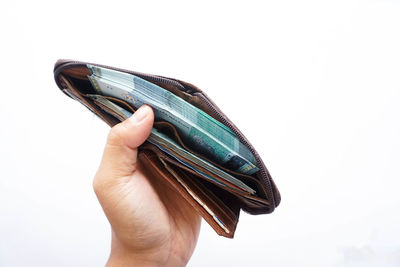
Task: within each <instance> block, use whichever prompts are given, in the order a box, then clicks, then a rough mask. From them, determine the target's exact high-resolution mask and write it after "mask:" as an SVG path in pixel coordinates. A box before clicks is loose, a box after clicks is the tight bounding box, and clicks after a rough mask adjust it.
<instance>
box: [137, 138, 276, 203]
mask: <svg viewBox="0 0 400 267" xmlns="http://www.w3.org/2000/svg"><path fill="white" fill-rule="evenodd" d="M140 148H141V149H144V150H149V151H152V152H153V153H154V154H156V155H157V157H159V158H162V159H163V160H165V161H166V162H168V163H170V164H173V165H175V166H177V167H179V168H181V169H184V170H185V171H186V172H188V173H191V174H192V175H194V176H196V177H198V178H200V179H198V180H199V181H201V180H203V181H206V183H210V184H213V185H214V186H216V187H219V188H221V189H222V190H224V191H226V192H229V194H232V195H235V196H241V198H240V199H239V200H240V202H243V203H247V201H243V200H244V199H249V200H250V203H253V206H254V204H255V205H257V206H258V207H259V206H266V205H268V204H269V202H268V201H267V200H266V199H264V198H261V197H259V196H256V195H251V194H249V193H247V192H244V191H242V190H240V189H235V188H232V187H228V186H226V185H224V183H226V182H225V181H221V178H219V177H217V176H216V175H214V174H213V173H211V172H209V171H208V170H205V169H204V168H201V167H199V166H196V169H198V170H200V171H201V172H202V173H205V174H206V175H207V176H209V177H212V178H213V180H209V179H207V178H205V177H204V176H202V175H201V174H200V173H199V172H197V171H196V170H193V169H192V168H189V167H188V166H186V165H185V164H182V163H181V162H179V161H178V160H177V159H179V156H178V155H176V159H174V158H172V157H170V156H168V155H166V154H165V153H164V152H163V151H161V150H160V149H159V148H157V147H155V146H153V145H151V144H149V143H146V144H143V145H142V146H141V147H140ZM255 186H257V187H255ZM253 188H254V189H256V191H257V190H261V186H260V185H256V184H254V185H253Z"/></svg>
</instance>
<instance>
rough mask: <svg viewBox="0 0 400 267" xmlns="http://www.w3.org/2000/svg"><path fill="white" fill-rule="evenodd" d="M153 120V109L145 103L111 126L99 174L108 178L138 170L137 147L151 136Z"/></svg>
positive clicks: (126, 174)
mask: <svg viewBox="0 0 400 267" xmlns="http://www.w3.org/2000/svg"><path fill="white" fill-rule="evenodd" d="M153 122H154V114H153V110H152V109H151V107H149V106H147V105H144V106H142V107H140V108H139V109H138V110H137V111H136V112H135V113H134V114H133V115H132V116H131V117H130V118H129V119H126V120H125V121H123V122H121V123H119V124H117V125H115V126H114V127H113V128H111V131H110V133H109V135H108V138H107V143H106V146H105V148H104V153H103V159H102V161H101V164H100V167H99V170H98V172H97V175H99V174H101V176H102V177H104V178H106V179H107V178H108V179H110V178H113V177H123V176H128V175H131V174H132V173H133V172H134V171H135V170H136V161H137V152H138V151H137V148H138V146H140V145H141V144H143V142H144V141H145V140H146V139H147V137H149V135H150V132H151V129H152V127H153Z"/></svg>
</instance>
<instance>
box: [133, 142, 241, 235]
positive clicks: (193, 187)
mask: <svg viewBox="0 0 400 267" xmlns="http://www.w3.org/2000/svg"><path fill="white" fill-rule="evenodd" d="M139 160H140V162H141V163H142V164H144V166H146V167H147V168H146V171H148V172H153V173H154V172H156V173H157V174H158V175H159V176H161V177H162V178H164V179H163V180H164V181H166V182H167V183H168V184H169V185H170V186H172V187H173V188H174V189H175V190H177V192H178V193H179V194H180V195H181V196H182V197H183V198H184V199H186V200H187V201H188V203H189V204H190V205H192V206H193V208H194V209H196V211H197V212H198V213H199V214H200V215H201V216H202V217H203V218H204V219H205V220H206V221H207V222H208V223H209V224H210V225H211V226H212V227H213V228H214V230H215V231H216V232H217V233H218V234H219V235H222V236H225V237H229V238H232V237H233V235H234V233H235V229H236V225H237V223H238V218H239V212H240V208H239V207H238V206H231V207H228V206H227V205H226V204H225V203H223V202H222V201H221V200H219V199H218V197H217V196H216V195H214V194H213V193H212V192H211V191H210V190H208V189H207V188H205V187H203V186H201V185H200V184H198V183H194V182H193V181H192V180H191V178H190V177H189V176H190V174H186V173H185V172H184V171H182V170H180V169H177V168H175V167H174V166H171V165H168V167H169V168H170V170H171V169H173V172H175V173H176V174H177V175H176V176H174V175H172V174H171V171H170V170H167V169H166V167H165V165H163V164H162V162H161V161H160V159H159V158H158V156H157V155H156V154H154V153H153V152H151V151H149V150H142V151H141V153H139ZM166 164H168V163H166ZM176 178H180V181H177V180H176ZM190 191H191V192H190ZM193 193H194V194H193ZM166 204H167V203H166ZM232 209H233V210H232ZM210 211H211V212H210ZM213 215H214V216H213ZM216 218H217V220H219V221H220V223H218V222H217V220H216ZM221 224H222V225H221Z"/></svg>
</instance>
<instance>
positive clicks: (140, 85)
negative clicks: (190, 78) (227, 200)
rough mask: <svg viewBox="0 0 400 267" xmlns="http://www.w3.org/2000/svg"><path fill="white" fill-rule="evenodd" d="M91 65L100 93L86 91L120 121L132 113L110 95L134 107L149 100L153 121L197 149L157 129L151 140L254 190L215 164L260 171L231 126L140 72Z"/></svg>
mask: <svg viewBox="0 0 400 267" xmlns="http://www.w3.org/2000/svg"><path fill="white" fill-rule="evenodd" d="M88 68H89V69H90V71H91V75H90V76H88V78H89V80H90V82H91V84H92V86H93V88H94V90H95V92H96V93H95V94H90V95H88V96H89V97H90V98H91V99H92V100H93V101H94V102H95V103H96V104H97V105H98V106H99V107H101V108H102V109H104V110H105V111H106V112H108V113H111V114H113V115H114V116H115V117H117V118H118V119H119V120H121V121H122V120H125V119H126V118H128V117H130V116H131V115H132V113H131V112H130V111H128V110H126V109H124V108H122V107H120V106H119V105H117V104H115V103H113V102H111V101H110V100H109V99H107V98H106V97H114V98H118V99H120V100H123V101H125V102H126V103H128V104H129V105H131V106H132V107H133V108H134V109H138V108H139V107H140V106H142V105H144V104H147V105H150V106H151V107H152V108H153V111H154V117H155V120H156V121H166V122H169V123H171V124H172V125H174V127H175V128H176V130H177V132H178V133H179V135H180V137H181V139H182V140H183V141H184V143H185V146H187V147H188V148H190V149H191V150H192V151H195V152H196V153H192V152H190V151H188V150H186V149H185V148H183V147H182V146H181V145H180V144H178V143H177V142H176V141H174V139H173V138H171V137H170V136H168V135H167V134H165V133H163V132H161V131H159V130H157V129H156V128H153V129H152V131H151V134H150V136H149V138H148V140H147V141H148V142H151V143H153V144H154V145H155V146H157V147H158V148H159V149H160V150H162V151H163V152H165V153H167V154H168V155H170V156H172V157H173V158H175V159H176V160H177V161H179V162H180V163H181V164H183V165H185V166H186V167H188V168H190V169H192V170H193V171H195V172H196V173H198V174H199V175H201V176H202V177H204V178H205V179H208V180H212V181H213V182H216V183H218V184H220V185H221V186H224V187H230V188H232V189H235V190H241V191H243V192H246V193H247V194H255V190H254V189H252V188H251V187H249V186H248V185H246V184H245V183H243V182H242V181H240V180H239V179H237V178H235V177H234V176H232V175H231V174H229V173H228V172H226V171H224V170H222V169H221V168H219V167H217V165H220V166H224V167H225V168H228V169H229V170H232V171H234V172H238V173H242V174H248V175H251V174H253V173H255V172H256V171H258V168H257V166H256V163H255V158H254V156H253V154H252V153H251V152H250V150H249V149H248V148H247V147H246V146H245V145H244V144H243V143H241V142H240V140H239V139H238V138H237V136H236V135H235V134H234V133H233V132H232V131H231V130H230V129H229V128H228V127H226V126H225V125H224V124H222V123H221V122H219V121H217V120H216V119H214V118H212V117H211V116H210V115H208V114H206V113H205V112H203V111H202V110H200V109H199V108H197V107H195V106H193V105H192V104H190V103H188V102H186V101H184V100H183V99H182V98H180V97H178V96H176V95H175V94H173V93H171V92H170V91H168V90H165V89H164V88H162V87H160V86H158V85H156V84H153V83H151V82H148V81H146V80H144V79H142V78H140V77H138V76H136V75H133V74H129V73H124V72H119V71H116V70H111V69H105V68H101V67H98V66H93V65H88ZM195 166H200V167H202V168H203V169H205V170H207V171H208V172H210V173H213V174H215V175H217V176H218V177H220V178H221V179H222V182H221V180H219V181H216V180H215V179H214V178H212V177H211V176H209V175H208V174H206V173H205V172H202V171H200V170H199V169H198V168H196V167H195ZM223 181H225V182H223Z"/></svg>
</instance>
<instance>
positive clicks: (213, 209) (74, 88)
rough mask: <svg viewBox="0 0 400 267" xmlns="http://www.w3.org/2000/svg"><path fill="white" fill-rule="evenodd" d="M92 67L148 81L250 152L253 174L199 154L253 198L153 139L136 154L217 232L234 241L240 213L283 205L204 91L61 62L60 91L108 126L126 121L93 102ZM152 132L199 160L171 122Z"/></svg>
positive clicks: (260, 163) (58, 73)
mask: <svg viewBox="0 0 400 267" xmlns="http://www.w3.org/2000/svg"><path fill="white" fill-rule="evenodd" d="M88 66H94V67H98V68H102V69H106V70H110V71H117V72H119V73H123V74H130V75H134V76H135V77H138V79H139V78H140V79H142V80H143V81H145V82H149V83H152V84H154V85H157V86H159V87H161V88H163V89H165V90H167V91H168V92H170V93H172V94H174V95H175V96H177V97H178V98H180V99H182V100H184V101H185V102H186V103H189V104H191V105H192V106H194V107H196V108H197V109H199V110H201V111H203V112H204V113H206V114H207V115H209V116H210V117H212V118H213V119H215V120H216V121H218V122H219V123H222V124H223V125H224V126H226V127H227V128H228V129H229V130H230V131H231V132H232V133H233V134H234V135H235V136H236V137H237V138H238V140H240V142H241V144H243V145H244V146H245V147H246V148H247V149H248V150H249V151H250V152H251V154H252V156H254V159H255V165H256V167H257V171H255V172H254V173H251V174H249V173H242V172H238V171H236V170H231V169H229V168H227V167H226V166H221V165H220V164H218V163H215V162H214V160H213V159H209V158H207V156H204V155H199V156H200V157H201V158H202V160H204V161H207V162H210V163H211V164H212V165H213V166H216V167H217V168H218V169H219V170H222V171H224V173H228V174H229V175H230V176H232V177H234V178H236V179H237V180H239V181H240V182H241V183H243V184H245V185H246V186H249V187H251V188H252V189H254V193H252V194H249V193H246V192H244V191H243V190H236V189H234V188H231V187H226V186H223V185H221V183H219V182H218V181H221V177H219V175H217V174H215V173H213V172H210V171H209V170H207V169H204V168H203V167H201V166H198V165H194V166H195V167H193V166H192V167H188V165H187V164H184V162H182V160H179V158H177V157H175V156H171V154H168V153H166V151H164V150H163V149H160V147H159V146H157V145H155V144H154V143H153V142H149V140H147V141H145V142H144V143H143V144H142V145H141V146H140V147H139V149H138V159H139V161H140V164H142V166H143V167H144V168H146V169H149V170H150V171H151V172H154V173H155V174H156V177H159V179H164V180H165V181H166V182H167V183H168V184H169V185H170V186H171V187H172V188H173V189H174V190H175V191H176V194H180V195H181V196H182V197H183V198H184V199H185V200H186V201H187V202H188V203H189V204H190V205H191V206H192V207H193V208H194V209H195V210H196V211H197V212H198V213H199V214H200V215H201V216H202V217H203V218H204V220H205V221H207V223H208V224H209V225H210V226H211V227H212V228H213V229H214V230H215V232H216V233H218V234H219V235H221V236H225V237H228V238H233V236H234V234H235V230H236V226H237V223H238V220H239V214H240V210H243V211H245V212H247V213H249V214H252V215H258V214H267V213H271V212H273V211H274V209H275V208H276V207H277V206H278V205H279V203H280V200H281V196H280V193H279V191H278V189H277V187H276V185H275V183H274V181H273V180H272V178H271V175H270V174H269V172H268V170H267V168H266V167H265V165H264V163H263V161H262V159H261V158H260V156H259V154H258V153H257V151H256V150H255V149H254V147H253V146H252V145H251V144H250V142H249V141H248V140H247V138H246V137H245V136H244V135H243V134H242V133H241V132H240V130H239V129H238V128H237V127H236V126H235V125H234V124H233V123H232V122H231V121H230V120H229V119H228V117H227V116H226V115H225V114H224V113H223V112H222V111H221V110H220V108H218V106H217V105H216V104H215V103H214V102H213V101H212V100H211V99H210V98H209V97H208V96H207V95H206V94H205V93H204V92H203V91H202V90H200V89H199V88H197V87H196V86H194V85H193V84H190V83H187V82H184V81H181V80H178V79H173V78H167V77H163V76H158V75H150V74H144V73H140V72H134V71H128V70H124V69H118V68H114V67H109V66H104V65H99V64H93V63H88V62H80V61H73V60H58V61H57V62H56V64H55V66H54V78H55V81H56V83H57V85H58V87H59V88H60V89H61V91H62V92H64V93H65V94H66V95H68V96H69V97H70V98H72V99H74V100H76V101H78V102H80V103H81V104H83V105H84V106H86V107H87V108H88V109H89V110H90V111H92V112H93V113H94V114H96V115H97V116H98V117H99V118H100V119H102V120H103V121H104V122H106V123H107V124H108V125H109V126H110V127H112V126H114V125H116V124H118V123H119V122H121V120H122V119H121V118H120V117H118V116H116V114H114V113H113V112H112V111H110V110H107V109H106V108H104V107H103V106H102V105H101V104H99V102H98V101H96V100H95V99H93V97H91V96H92V95H93V94H94V93H95V90H94V88H93V84H92V83H91V82H90V79H89V76H90V75H91V74H92V72H91V69H90V68H89V67H88ZM104 97H105V98H106V99H107V100H108V101H111V102H112V103H113V104H115V105H116V106H118V107H121V108H123V109H124V110H128V111H130V112H131V113H134V112H135V110H136V109H135V108H134V107H132V105H130V104H129V102H128V101H124V100H123V99H119V98H116V97H112V96H104ZM153 127H154V128H157V130H158V131H161V132H163V133H164V134H165V135H168V136H169V138H172V139H173V140H175V141H176V143H177V144H179V146H180V147H182V149H183V150H185V151H188V152H190V153H194V154H196V155H198V153H197V152H196V151H192V150H193V148H191V147H190V146H188V145H187V144H185V141H184V140H183V138H181V136H180V132H179V131H177V129H176V127H174V125H173V124H172V123H169V122H167V121H163V120H155V122H154V126H153ZM207 164H208V163H207ZM200 174H203V175H200ZM205 177H211V178H212V179H205ZM166 205H168V203H166Z"/></svg>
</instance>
